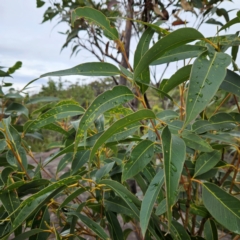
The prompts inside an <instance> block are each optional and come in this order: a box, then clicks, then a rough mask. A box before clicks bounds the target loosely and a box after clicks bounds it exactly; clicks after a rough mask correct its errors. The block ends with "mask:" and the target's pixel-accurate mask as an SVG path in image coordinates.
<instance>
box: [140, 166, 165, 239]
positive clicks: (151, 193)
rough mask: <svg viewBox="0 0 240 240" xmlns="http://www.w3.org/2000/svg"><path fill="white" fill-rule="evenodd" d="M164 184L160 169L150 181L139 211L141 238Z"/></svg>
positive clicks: (162, 173) (162, 172)
mask: <svg viewBox="0 0 240 240" xmlns="http://www.w3.org/2000/svg"><path fill="white" fill-rule="evenodd" d="M163 182H164V171H163V170H162V169H161V170H160V171H159V172H158V173H157V174H156V175H155V177H154V178H153V180H152V181H151V183H150V185H149V187H148V189H147V192H146V193H145V196H144V198H143V201H142V205H141V210H140V227H141V231H142V235H143V237H144V236H145V233H146V231H147V228H148V223H149V220H150V217H151V214H152V210H153V206H154V203H155V201H156V199H157V197H158V194H159V191H160V189H161V187H162V185H163Z"/></svg>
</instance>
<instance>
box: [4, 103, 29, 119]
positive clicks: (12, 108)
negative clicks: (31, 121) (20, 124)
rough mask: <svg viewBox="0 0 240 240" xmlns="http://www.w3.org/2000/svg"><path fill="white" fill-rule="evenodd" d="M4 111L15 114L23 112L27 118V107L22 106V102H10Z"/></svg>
mask: <svg viewBox="0 0 240 240" xmlns="http://www.w3.org/2000/svg"><path fill="white" fill-rule="evenodd" d="M5 112H6V113H11V114H13V115H15V116H18V115H17V114H18V113H20V114H23V115H25V116H26V117H27V118H28V113H29V111H28V109H27V108H26V107H24V106H23V105H22V104H20V103H11V104H10V105H9V106H8V107H7V108H6V110H5Z"/></svg>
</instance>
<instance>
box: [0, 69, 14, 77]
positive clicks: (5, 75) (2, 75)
mask: <svg viewBox="0 0 240 240" xmlns="http://www.w3.org/2000/svg"><path fill="white" fill-rule="evenodd" d="M0 77H12V76H11V75H9V74H8V73H7V72H4V71H2V70H0Z"/></svg>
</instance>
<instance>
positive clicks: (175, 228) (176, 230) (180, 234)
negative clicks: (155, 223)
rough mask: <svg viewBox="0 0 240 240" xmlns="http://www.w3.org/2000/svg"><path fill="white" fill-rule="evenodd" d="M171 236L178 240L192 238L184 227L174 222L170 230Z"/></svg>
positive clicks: (189, 239)
mask: <svg viewBox="0 0 240 240" xmlns="http://www.w3.org/2000/svg"><path fill="white" fill-rule="evenodd" d="M170 232H171V236H172V237H173V239H176V240H182V239H184V240H185V239H186V240H191V237H190V236H189V234H188V233H187V232H186V230H185V229H184V227H183V226H182V225H181V224H180V223H179V222H177V221H172V223H171V228H170Z"/></svg>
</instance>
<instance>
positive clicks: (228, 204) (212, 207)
mask: <svg viewBox="0 0 240 240" xmlns="http://www.w3.org/2000/svg"><path fill="white" fill-rule="evenodd" d="M202 198H203V203H204V205H205V207H206V208H207V210H208V211H209V212H210V214H211V215H212V216H213V217H214V218H215V219H216V220H217V221H218V222H219V223H220V224H221V225H223V226H224V227H225V228H226V229H228V230H229V231H231V232H234V233H236V234H240V212H239V206H240V200H239V199H237V198H235V197H233V196H232V195H230V194H228V193H226V192H225V191H224V190H222V189H221V188H219V187H218V186H216V185H215V184H213V183H203V195H202Z"/></svg>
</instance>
